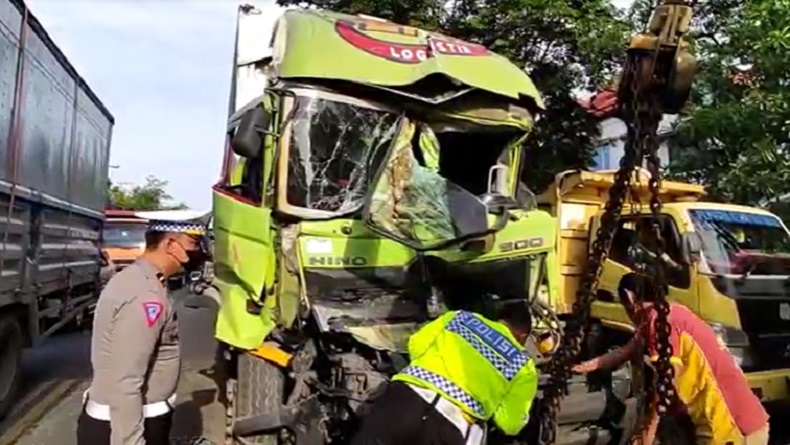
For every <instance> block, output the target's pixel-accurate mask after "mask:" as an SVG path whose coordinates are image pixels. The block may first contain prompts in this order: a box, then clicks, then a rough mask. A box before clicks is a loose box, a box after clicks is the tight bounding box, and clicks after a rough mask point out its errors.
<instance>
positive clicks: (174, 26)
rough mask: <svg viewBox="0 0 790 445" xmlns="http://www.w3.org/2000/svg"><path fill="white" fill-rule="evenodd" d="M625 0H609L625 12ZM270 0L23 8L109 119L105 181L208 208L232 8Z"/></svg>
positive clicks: (86, 2) (122, 0)
mask: <svg viewBox="0 0 790 445" xmlns="http://www.w3.org/2000/svg"><path fill="white" fill-rule="evenodd" d="M631 1H632V0H614V3H615V4H617V5H618V6H627V5H628V4H630V3H631ZM240 3H250V4H253V5H255V6H257V7H258V8H260V9H262V10H263V11H264V14H267V15H270V16H271V17H272V20H275V19H276V17H277V16H278V15H279V14H280V8H278V7H276V6H275V5H274V0H246V1H242V0H67V1H66V0H27V4H28V6H29V7H30V9H31V11H32V12H33V14H34V15H35V16H36V17H37V18H38V19H39V20H40V21H41V23H42V24H43V25H44V27H45V28H46V30H47V32H48V33H49V34H50V36H51V37H52V38H53V40H54V41H55V42H56V43H57V45H58V46H59V47H60V49H61V50H62V51H63V52H64V54H66V57H68V58H69V60H70V62H71V63H72V65H74V67H75V68H76V69H77V71H78V72H79V73H80V74H81V75H82V77H83V78H85V80H86V81H87V82H88V84H89V85H90V86H91V89H93V91H94V92H95V93H96V94H97V95H98V96H99V98H100V99H101V100H102V102H104V104H105V105H106V106H107V108H108V109H109V110H110V112H111V113H112V114H113V115H114V116H115V128H114V129H113V138H112V146H111V155H110V164H111V165H112V166H115V168H112V169H111V170H110V178H111V179H112V181H113V182H114V183H119V184H143V183H144V181H145V177H146V176H148V175H154V176H156V177H157V178H159V179H163V180H166V181H168V183H169V184H168V188H167V191H168V192H169V193H170V195H172V196H173V198H174V200H175V201H178V202H184V203H186V204H187V205H188V206H189V207H191V208H193V209H195V210H201V211H202V210H209V208H210V206H211V185H213V184H214V183H215V182H216V180H217V178H218V177H219V170H220V166H221V162H222V152H223V144H224V129H225V121H226V118H227V107H228V96H229V87H230V75H231V67H232V64H233V60H232V58H233V43H234V42H233V41H234V37H235V25H236V20H235V17H236V9H237V7H238V5H239V4H240Z"/></svg>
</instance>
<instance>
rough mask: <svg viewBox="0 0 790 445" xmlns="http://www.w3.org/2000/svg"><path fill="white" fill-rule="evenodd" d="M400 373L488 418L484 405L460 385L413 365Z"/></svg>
mask: <svg viewBox="0 0 790 445" xmlns="http://www.w3.org/2000/svg"><path fill="white" fill-rule="evenodd" d="M400 373H401V374H405V375H408V376H412V377H415V378H417V379H420V380H422V381H424V382H427V383H430V384H431V385H433V386H435V387H436V388H437V389H439V390H440V391H442V392H443V393H445V394H447V395H448V396H449V397H450V398H452V399H454V400H456V401H457V402H460V403H462V404H464V405H466V407H467V408H469V409H470V410H471V411H472V412H473V413H475V414H476V415H477V416H478V417H480V418H481V419H485V418H486V414H485V409H483V405H482V404H481V403H480V402H478V401H477V400H475V399H474V397H472V396H471V395H469V393H467V392H466V391H464V390H463V389H461V388H460V387H459V386H458V385H456V384H455V383H453V382H451V381H449V380H447V379H446V378H444V377H442V376H440V375H439V374H436V373H433V372H431V371H428V370H427V369H425V368H422V367H420V366H413V365H412V366H407V367H406V368H405V369H404V370H403V371H401V372H400Z"/></svg>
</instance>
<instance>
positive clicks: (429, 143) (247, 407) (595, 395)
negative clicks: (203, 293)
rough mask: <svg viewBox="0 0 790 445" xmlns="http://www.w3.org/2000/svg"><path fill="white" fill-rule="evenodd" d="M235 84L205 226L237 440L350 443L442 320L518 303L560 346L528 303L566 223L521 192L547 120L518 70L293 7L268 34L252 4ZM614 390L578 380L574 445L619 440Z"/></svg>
mask: <svg viewBox="0 0 790 445" xmlns="http://www.w3.org/2000/svg"><path fill="white" fill-rule="evenodd" d="M269 35H271V36H272V37H271V38H269ZM267 42H271V44H270V45H268V44H266V43H267ZM233 72H234V76H233V82H232V88H231V100H230V113H229V114H230V118H229V125H228V137H227V146H226V151H225V161H224V165H223V170H222V179H221V180H220V181H219V183H217V184H216V186H215V187H214V188H213V200H214V201H213V220H212V223H213V233H214V244H213V247H212V248H213V253H214V263H213V275H214V277H213V283H212V284H213V286H215V287H216V289H217V290H218V291H219V293H218V296H217V301H218V303H219V309H218V316H217V324H216V337H217V339H218V341H219V342H220V350H219V352H220V354H219V355H218V357H219V364H220V365H221V366H220V367H219V369H220V370H221V371H222V372H221V373H220V375H221V378H220V380H221V382H222V386H223V393H224V394H225V395H226V399H227V400H226V401H227V408H228V409H227V420H228V422H227V426H228V428H227V435H228V437H229V438H231V439H232V441H233V443H239V444H241V443H245V444H246V443H258V444H276V443H294V440H295V443H298V444H300V445H301V444H314V443H315V444H319V443H320V444H323V443H347V441H348V440H349V434H350V433H352V432H353V431H354V428H355V426H356V422H357V419H358V418H359V417H360V416H361V415H364V413H365V412H366V410H367V409H368V408H369V407H370V402H371V401H372V400H374V399H375V397H376V395H377V394H378V393H379V391H381V389H383V385H384V384H385V383H386V382H387V380H388V379H389V377H390V376H391V375H392V374H394V373H395V372H397V371H398V370H399V369H401V368H402V367H403V366H405V365H406V363H407V360H408V358H407V357H406V356H405V353H406V343H407V339H408V337H409V335H410V334H411V333H413V332H414V331H415V329H416V328H417V327H418V326H419V325H420V324H422V323H424V322H426V321H428V320H430V319H431V318H434V317H436V316H438V315H439V314H441V313H442V312H443V311H445V310H447V309H468V310H474V311H478V312H481V313H484V314H486V313H490V312H491V311H492V310H494V309H495V308H496V307H497V305H498V304H501V302H502V301H507V300H512V299H527V300H529V301H532V302H533V306H534V307H535V313H536V315H537V316H538V318H540V319H541V320H542V322H543V323H542V327H543V328H545V329H544V331H545V332H546V333H548V334H551V333H552V332H553V333H556V332H557V329H558V326H559V324H558V323H559V322H558V321H557V320H556V319H555V318H553V317H552V316H551V310H550V309H548V308H546V307H543V306H541V299H537V298H535V297H536V296H537V295H538V294H539V293H540V292H545V291H546V289H547V283H548V279H547V276H548V275H549V274H548V273H547V271H549V270H555V269H557V268H558V267H559V265H558V263H557V261H558V260H557V255H556V248H557V246H556V242H557V237H556V228H555V227H556V222H555V220H554V218H553V217H552V216H551V215H550V214H549V213H548V212H544V211H541V210H538V209H537V207H536V206H537V204H536V200H535V196H534V194H533V193H532V192H531V191H530V190H529V189H528V188H527V187H526V186H524V185H523V184H522V183H521V182H520V181H519V177H520V173H521V166H522V163H523V162H524V156H525V155H526V154H525V153H524V151H523V150H522V142H523V141H524V139H525V138H526V137H527V135H528V134H529V132H530V130H531V129H532V127H533V125H534V123H535V120H536V119H537V116H538V114H539V112H540V111H541V109H542V108H543V102H542V99H541V97H540V95H539V94H538V92H537V91H536V89H535V87H534V85H533V83H532V81H531V80H530V78H529V77H528V76H527V75H526V74H525V73H524V71H523V70H522V69H520V68H519V67H517V66H515V65H514V64H512V63H511V62H510V61H508V60H507V59H505V58H504V57H502V56H500V55H497V54H495V53H493V52H491V51H490V50H488V49H487V48H485V47H483V46H480V45H477V44H474V43H469V42H463V41H459V40H457V39H453V38H451V37H447V36H444V35H441V34H438V33H435V32H427V31H424V30H421V29H417V28H413V27H409V26H402V25H399V24H395V23H391V22H388V21H385V20H381V19H378V18H374V17H367V16H352V15H345V14H339V13H333V12H329V11H322V10H289V11H287V12H285V13H284V15H283V16H282V17H280V18H279V20H277V22H276V24H275V25H274V27H273V28H272V26H270V24H267V23H266V16H265V15H264V14H262V13H261V11H258V10H256V9H254V8H252V7H249V6H243V7H241V8H240V9H239V20H238V31H237V42H236V51H235V63H234V71H233ZM459 290H460V291H459ZM543 352H544V353H545V355H544V354H541V353H540V352H538V351H535V358H536V360H538V362H539V363H543V362H544V361H545V360H546V358H547V356H548V355H549V354H550V353H551V350H548V351H543ZM616 377H617V378H615V379H610V381H609V384H608V385H609V386H607V388H608V389H609V390H607V391H599V392H588V391H587V385H586V382H584V381H574V382H572V384H571V389H572V394H574V395H572V396H571V397H570V398H569V399H566V400H567V404H566V406H565V408H564V409H563V411H562V413H563V415H562V417H561V418H560V419H559V423H560V428H561V429H562V431H561V436H560V437H563V443H621V441H622V440H625V439H624V438H625V437H628V433H627V425H628V422H625V420H624V419H626V418H628V416H629V413H631V412H632V410H629V409H626V408H629V407H633V401H634V400H633V398H632V397H630V396H631V391H630V387H629V386H628V385H629V384H630V383H629V380H628V376H626V377H624V378H621V377H622V376H619V377H618V376H616ZM623 385H625V386H623ZM574 388H575V389H578V392H576V391H575V390H574ZM636 392H639V391H636ZM589 407H593V408H592V409H591V410H590V409H588V408H589ZM537 417H538V416H537V415H534V416H533V418H537ZM588 421H589V423H587V422H588ZM591 431H595V434H596V435H597V437H598V439H597V441H593V442H587V441H588V440H589V437H590V435H591V434H592V433H591ZM533 433H534V431H533V429H532V427H528V428H527V429H526V430H525V434H527V435H529V434H533ZM491 443H507V442H504V441H502V442H500V441H499V439H496V438H494V436H492V438H491Z"/></svg>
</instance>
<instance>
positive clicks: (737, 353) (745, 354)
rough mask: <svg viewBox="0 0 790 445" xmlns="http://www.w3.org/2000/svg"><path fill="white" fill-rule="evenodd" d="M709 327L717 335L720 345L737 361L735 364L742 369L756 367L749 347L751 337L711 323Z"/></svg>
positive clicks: (733, 329)
mask: <svg viewBox="0 0 790 445" xmlns="http://www.w3.org/2000/svg"><path fill="white" fill-rule="evenodd" d="M709 325H710V327H711V329H712V330H713V333H714V334H716V338H717V339H718V340H719V345H721V347H722V348H726V349H727V350H728V351H729V353H730V354H731V355H732V357H733V359H734V360H735V364H737V365H738V366H739V367H740V368H741V369H743V368H749V367H751V366H753V365H754V358H753V357H752V353H751V348H750V346H749V337H748V336H747V335H746V333H745V332H743V331H741V330H740V329H736V328H733V327H730V326H724V325H722V324H719V323H709Z"/></svg>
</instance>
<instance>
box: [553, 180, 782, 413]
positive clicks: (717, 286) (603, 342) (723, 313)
mask: <svg viewBox="0 0 790 445" xmlns="http://www.w3.org/2000/svg"><path fill="white" fill-rule="evenodd" d="M613 178H614V172H613V171H605V172H586V171H566V172H563V173H560V174H558V175H557V176H556V179H555V181H554V183H553V184H552V185H551V186H550V187H549V188H548V189H547V190H546V191H545V192H544V193H543V194H541V195H540V196H538V205H539V207H540V208H541V209H543V210H545V211H548V212H550V213H551V214H552V215H553V216H554V217H555V219H556V221H557V224H558V227H557V231H556V233H557V235H556V236H557V240H556V241H557V244H556V245H557V246H558V249H557V257H556V258H555V261H556V263H555V264H557V266H558V267H555V268H553V269H554V271H553V273H554V274H555V276H554V277H552V278H554V279H550V280H549V282H550V283H551V284H550V285H549V287H548V293H547V295H544V298H547V300H548V303H549V305H550V306H551V307H552V308H553V309H554V310H555V311H556V312H557V313H558V315H560V316H562V314H568V313H570V311H571V307H572V305H573V302H574V299H575V297H576V290H577V288H578V286H579V283H580V281H581V274H582V271H583V270H584V266H585V262H586V261H587V255H588V252H589V248H590V241H591V238H592V237H594V236H595V233H596V230H597V228H598V225H599V220H600V216H601V214H602V212H603V208H604V205H605V203H606V201H607V199H608V196H607V191H608V190H609V187H610V186H611V185H612V182H613ZM648 179H649V173H647V172H646V171H645V170H638V171H637V172H636V173H635V177H634V179H633V182H632V183H633V184H634V186H633V193H632V195H631V200H630V203H629V204H628V205H627V206H626V207H625V208H624V209H623V215H622V217H621V218H620V221H619V224H618V229H617V232H616V234H615V236H614V239H613V241H612V245H611V247H610V249H609V258H608V260H607V261H606V263H605V264H604V267H603V271H602V274H601V280H600V284H599V286H598V291H597V299H596V301H595V302H594V303H593V307H592V318H593V320H594V321H593V323H594V324H593V329H592V331H591V335H590V336H589V337H588V343H587V347H588V348H589V349H590V350H591V352H594V353H599V352H605V351H606V350H607V349H610V348H612V347H615V346H617V345H619V344H621V343H622V342H624V341H625V340H626V339H627V338H628V337H629V336H630V333H631V332H633V327H632V326H631V323H630V322H629V320H628V317H627V315H626V313H625V311H624V309H623V306H622V305H620V304H619V303H618V300H617V284H618V282H619V280H620V278H621V277H622V276H623V275H624V274H626V273H628V272H629V271H631V270H633V269H634V268H639V267H642V265H644V264H647V263H649V260H647V259H652V260H653V261H655V259H656V257H655V255H653V254H652V252H653V251H654V250H651V249H652V248H654V247H655V246H654V245H653V244H652V243H655V237H654V236H652V234H651V233H650V230H651V229H650V228H651V227H652V224H653V216H652V215H651V213H650V208H649V205H648V196H649V195H648V189H647V184H648ZM661 198H662V202H663V206H662V210H661V217H660V221H659V226H660V228H661V235H662V239H663V241H664V252H665V255H663V256H662V259H661V261H663V262H664V263H665V264H666V266H667V267H666V269H667V279H668V283H667V284H668V285H669V294H668V298H669V299H670V300H671V301H673V302H676V303H680V304H683V305H685V306H687V307H688V308H690V309H692V310H693V311H694V312H695V313H696V314H698V315H699V316H700V317H701V318H702V319H703V320H705V321H706V322H707V323H708V324H709V325H710V326H711V327H712V328H713V330H714V332H716V333H717V334H718V336H719V338H720V339H721V341H722V343H723V344H724V345H726V346H727V348H728V349H729V350H730V352H731V353H732V355H733V356H734V357H735V360H736V361H737V362H738V364H739V365H740V367H741V369H743V371H744V373H745V374H746V376H747V378H748V380H749V383H750V386H751V388H752V390H753V391H754V393H755V394H756V395H757V396H758V397H759V398H760V399H761V400H762V401H763V402H764V403H768V402H778V401H782V400H788V399H790V397H789V396H788V393H789V392H790V390H789V388H788V387H789V386H790V233H789V232H788V230H787V227H786V226H785V225H784V223H783V222H782V220H781V219H779V218H778V217H777V216H776V215H773V214H772V213H770V212H767V211H765V210H762V209H759V208H754V207H746V206H740V205H734V204H723V203H714V202H706V201H705V200H704V198H705V190H704V188H703V187H702V186H699V185H693V184H685V183H680V182H671V181H663V183H662V188H661Z"/></svg>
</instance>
